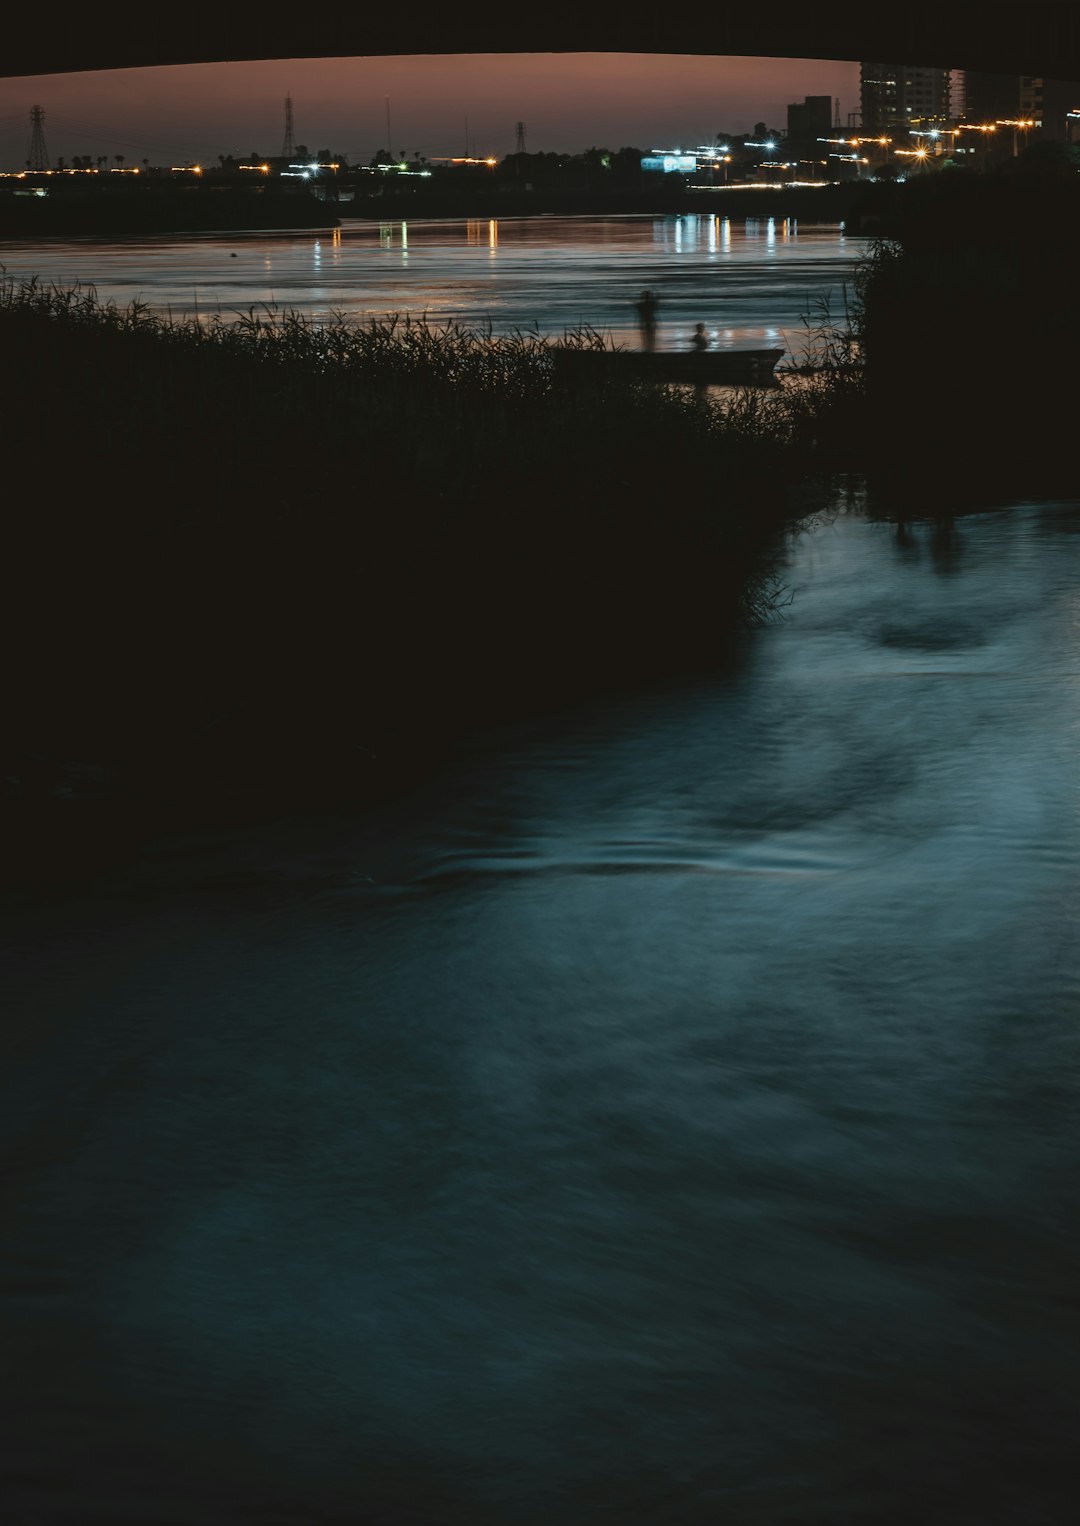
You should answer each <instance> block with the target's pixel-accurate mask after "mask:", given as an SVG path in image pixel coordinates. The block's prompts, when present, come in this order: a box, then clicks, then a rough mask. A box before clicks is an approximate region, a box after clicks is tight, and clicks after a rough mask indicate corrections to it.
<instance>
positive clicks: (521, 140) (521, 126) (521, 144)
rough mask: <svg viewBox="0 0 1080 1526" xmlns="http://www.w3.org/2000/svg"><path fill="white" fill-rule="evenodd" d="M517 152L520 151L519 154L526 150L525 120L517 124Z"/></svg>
mask: <svg viewBox="0 0 1080 1526" xmlns="http://www.w3.org/2000/svg"><path fill="white" fill-rule="evenodd" d="M515 152H516V153H519V154H523V153H524V152H525V123H524V122H519V123H518V125H517V148H516V149H515Z"/></svg>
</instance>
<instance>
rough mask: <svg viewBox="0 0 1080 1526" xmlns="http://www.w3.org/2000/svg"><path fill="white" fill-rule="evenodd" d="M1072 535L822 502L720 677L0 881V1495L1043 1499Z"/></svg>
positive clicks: (1002, 1511) (71, 1508) (1072, 936)
mask: <svg viewBox="0 0 1080 1526" xmlns="http://www.w3.org/2000/svg"><path fill="white" fill-rule="evenodd" d="M1078 571H1080V507H1078V506H1074V507H1072V508H1070V507H1068V506H1058V507H1054V506H1044V507H1041V508H1040V507H1017V508H1015V509H1013V510H1009V511H1003V512H999V513H994V514H988V515H978V516H972V517H970V518H967V519H964V520H961V521H958V522H957V523H956V524H955V525H953V526H951V527H950V526H943V527H938V528H934V527H930V526H926V525H919V524H913V525H910V526H907V527H901V528H900V529H897V528H896V527H895V526H892V525H887V524H878V523H873V522H869V521H867V520H865V519H862V518H859V517H857V516H841V517H838V518H836V519H835V520H832V521H824V522H821V523H819V524H818V525H817V526H816V528H813V529H812V530H809V531H807V532H806V533H804V534H802V535H800V536H798V537H796V539H795V541H794V543H793V548H792V555H791V561H790V566H789V568H788V578H789V583H790V586H791V589H792V591H793V594H794V599H793V602H792V604H791V605H790V606H789V608H788V609H787V610H786V612H785V618H784V619H783V620H782V621H778V622H777V623H776V624H774V625H773V626H772V627H770V628H768V629H766V630H762V631H759V632H756V633H754V634H753V635H752V636H751V637H749V638H748V640H747V643H746V647H745V650H744V652H743V653H742V655H741V659H740V660H739V662H738V663H737V664H736V665H735V667H734V669H733V671H731V672H730V673H728V674H727V675H726V676H718V677H717V678H716V679H715V680H713V681H711V682H703V681H700V680H695V681H694V682H692V683H685V684H681V685H672V686H669V687H668V689H667V690H666V691H664V692H651V693H647V694H642V695H639V696H636V697H630V698H626V699H624V700H622V701H620V702H619V703H618V704H615V703H611V704H609V705H606V706H600V707H595V708H592V709H589V708H588V707H586V708H583V709H582V710H580V711H578V712H576V713H575V714H573V715H571V716H568V717H564V718H563V719H562V720H557V721H551V720H548V721H545V722H543V723H537V724H535V725H533V726H528V727H520V728H518V729H516V730H515V731H514V732H512V733H510V734H507V735H503V736H501V737H498V738H482V739H478V741H477V744H476V747H475V749H474V750H473V751H472V752H471V753H468V754H465V755H463V756H462V758H461V760H460V763H459V764H457V765H455V767H454V768H453V769H452V770H450V771H448V773H447V774H446V775H444V776H442V777H440V778H439V779H436V780H433V781H432V782H431V783H430V785H428V786H427V787H426V788H425V789H423V790H421V791H419V792H417V793H416V794H415V795H413V796H410V797H409V798H408V799H406V800H404V801H401V802H398V803H397V804H396V805H394V806H391V807H387V808H385V809H384V810H382V811H380V812H379V813H378V814H377V815H376V816H375V817H373V818H371V819H353V818H350V819H343V820H334V821H329V822H328V821H326V820H325V819H323V820H319V819H314V820H298V821H295V822H292V823H289V822H282V823H279V824H277V825H273V826H269V827H265V826H264V827H259V828H252V829H248V830H245V831H244V832H238V833H233V834H205V835H204V836H202V837H199V838H190V839H185V840H180V841H173V842H162V843H160V844H158V845H157V846H156V848H155V849H154V850H153V851H152V852H150V853H148V854H147V855H146V856H145V858H144V859H143V860H142V861H141V862H139V863H138V864H135V865H133V866H132V867H131V868H130V869H128V870H125V871H122V872H118V873H115V874H113V875H111V876H110V877H109V879H108V880H107V881H106V882H104V883H102V884H100V885H98V886H96V887H94V892H93V894H82V895H80V894H75V895H72V896H69V897H68V898H67V899H66V900H65V901H64V902H62V903H59V904H57V905H54V906H52V907H49V908H47V909H40V910H35V909H34V908H32V907H28V908H26V909H25V910H24V911H23V912H22V913H21V914H20V915H19V916H18V917H17V918H16V920H15V925H14V929H13V943H12V947H11V950H10V956H9V963H10V964H11V965H12V968H13V971H14V973H15V976H16V981H15V988H16V990H17V991H21V993H22V1010H24V1011H25V1012H26V1013H27V1014H28V1018H29V1022H28V1024H27V1026H26V1027H25V1028H22V1029H20V1028H16V1030H15V1036H16V1037H17V1038H18V1039H19V1042H20V1047H21V1049H22V1050H23V1051H24V1052H23V1055H22V1058H21V1061H20V1066H19V1069H18V1072H17V1074H16V1077H15V1079H16V1085H15V1086H14V1087H13V1088H12V1089H11V1090H10V1094H9V1097H8V1100H7V1101H6V1103H5V1106H4V1108H3V1111H2V1116H3V1117H4V1119H5V1124H6V1127H7V1128H8V1129H9V1130H10V1131H11V1132H12V1133H13V1135H14V1139H15V1143H16V1145H17V1151H18V1153H17V1155H16V1156H15V1157H14V1158H15V1159H16V1161H17V1164H16V1168H15V1172H14V1184H15V1185H16V1186H17V1187H19V1188H21V1189H22V1191H23V1196H22V1198H21V1203H22V1206H21V1207H20V1208H19V1209H18V1210H17V1212H16V1214H15V1216H14V1218H13V1219H12V1220H11V1221H9V1233H8V1259H7V1266H8V1271H9V1273H10V1275H11V1276H12V1278H13V1294H12V1300H11V1303H10V1307H11V1309H12V1310H13V1312H14V1314H15V1316H16V1326H17V1328H16V1332H15V1335H14V1337H13V1340H12V1342H11V1345H12V1348H13V1350H14V1366H13V1364H12V1360H11V1358H10V1357H9V1362H8V1370H9V1374H10V1372H11V1371H12V1370H13V1371H14V1372H15V1374H16V1380H15V1385H14V1387H15V1389H16V1391H17V1392H18V1393H19V1395H20V1396H21V1398H22V1401H23V1402H22V1403H21V1404H20V1406H19V1409H18V1412H17V1413H16V1415H15V1416H14V1421H13V1423H11V1424H9V1426H8V1427H7V1428H6V1430H5V1432H4V1434H3V1436H2V1438H0V1441H2V1444H3V1445H4V1446H7V1447H9V1448H11V1449H12V1457H13V1459H14V1462H13V1466H15V1465H17V1468H18V1471H19V1474H20V1477H22V1478H24V1479H26V1480H27V1481H26V1482H25V1484H23V1485H20V1489H21V1492H19V1493H17V1494H16V1495H15V1499H14V1503H15V1506H16V1507H19V1508H18V1509H16V1512H15V1513H16V1516H17V1518H19V1519H28V1520H29V1519H32V1520H35V1521H39V1520H45V1521H48V1522H50V1523H52V1522H56V1523H64V1526H67V1523H71V1526H75V1523H77V1522H81V1521H83V1520H85V1519H87V1518H88V1515H89V1514H90V1506H91V1505H92V1506H93V1507H95V1510H96V1516H95V1518H101V1519H110V1520H128V1519H130V1520H133V1521H134V1520H150V1519H153V1520H157V1519H161V1520H169V1521H175V1522H178V1523H183V1526H188V1523H191V1526H203V1523H211V1526H215V1523H219V1522H220V1523H222V1526H224V1523H227V1522H233V1521H235V1520H248V1519H251V1520H254V1519H258V1520H274V1521H281V1522H283V1523H284V1522H300V1521H304V1522H306V1521H309V1520H310V1521H323V1522H334V1523H339V1522H340V1523H342V1526H345V1523H349V1526H352V1523H354V1522H356V1521H358V1520H365V1521H366V1520H369V1519H370V1520H376V1521H380V1522H386V1523H389V1526H398V1523H399V1522H408V1523H415V1526H420V1523H424V1526H427V1523H430V1522H435V1521H437V1522H440V1523H442V1522H453V1523H455V1526H456V1523H461V1526H466V1523H467V1526H477V1523H479V1526H505V1523H523V1526H540V1523H545V1526H546V1523H548V1522H550V1521H553V1520H558V1521H565V1522H572V1523H581V1526H586V1523H591V1522H593V1521H595V1520H602V1519H611V1520H617V1521H619V1522H621V1523H626V1526H659V1523H665V1526H666V1523H683V1526H713V1523H714V1522H716V1521H719V1520H723V1521H736V1522H745V1523H748V1526H773V1523H775V1522H778V1521H780V1522H783V1521H792V1522H801V1523H818V1526H824V1523H825V1522H830V1523H832V1522H844V1523H851V1526H863V1523H866V1522H875V1523H877V1522H885V1523H889V1526H911V1523H912V1522H914V1521H918V1522H920V1523H922V1522H932V1523H935V1526H945V1523H949V1526H955V1523H957V1522H964V1523H968V1526H976V1523H978V1526H986V1523H991V1522H992V1523H1005V1522H1008V1523H1015V1526H1028V1523H1032V1522H1036V1523H1045V1526H1050V1523H1055V1526H1056V1523H1058V1522H1061V1521H1064V1520H1066V1519H1069V1518H1071V1509H1072V1502H1073V1491H1074V1484H1073V1470H1072V1466H1071V1460H1072V1456H1073V1452H1074V1447H1075V1430H1076V1420H1077V1418H1078V1416H1077V1402H1076V1400H1077V1393H1076V1387H1075V1374H1076V1370H1077V1361H1078V1358H1080V1318H1078V1305H1077V1301H1076V1296H1075V1294H1076V1285H1077V1276H1078V1274H1080V1227H1078V1226H1080V1215H1078V1213H1077V1208H1078V1202H1077V1198H1078V1191H1077V1181H1078V1174H1077V1172H1078V1167H1080V1132H1078V1128H1077V1124H1078V1122H1080V1108H1078V1097H1080V1091H1078V1088H1080V1025H1078V1019H1080V889H1078V887H1080V787H1078V784H1077V771H1076V757H1077V752H1078V743H1080V601H1078V596H1077V592H1076V589H1077V586H1078V577H1077V574H1078ZM15 1010H19V1008H15ZM9 1386H11V1384H10V1378H9ZM27 1436H29V1440H28V1439H27ZM19 1509H21V1510H22V1513H21V1514H19Z"/></svg>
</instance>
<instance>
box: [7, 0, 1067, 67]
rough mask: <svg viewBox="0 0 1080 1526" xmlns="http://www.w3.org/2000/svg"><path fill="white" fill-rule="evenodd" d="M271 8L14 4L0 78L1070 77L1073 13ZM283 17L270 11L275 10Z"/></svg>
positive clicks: (1047, 4)
mask: <svg viewBox="0 0 1080 1526" xmlns="http://www.w3.org/2000/svg"><path fill="white" fill-rule="evenodd" d="M274 9H276V8H271V7H269V6H260V5H252V6H235V5H228V4H217V5H207V4H199V3H198V0H195V3H191V4H188V5H183V6H181V5H178V6H175V7H171V8H170V14H169V19H168V20H165V19H162V18H161V17H160V15H155V14H154V12H153V9H152V8H151V7H150V6H148V5H146V4H143V5H140V6H134V5H130V4H125V3H120V4H114V5H110V6H108V7H107V8H106V9H105V10H104V11H103V12H101V13H97V12H93V11H87V12H86V13H85V15H83V16H81V17H80V18H79V19H78V20H75V19H72V18H71V16H70V13H69V15H68V19H66V20H62V21H61V20H58V18H57V17H56V16H55V15H54V14H53V13H52V12H51V11H50V10H49V9H48V7H45V8H44V9H43V10H38V9H37V7H32V6H27V7H19V8H18V13H17V14H16V15H14V16H9V17H8V18H7V19H6V20H5V22H4V25H3V28H2V32H0V77H4V78H12V77H15V76H20V75H31V74H67V73H77V72H81V71H84V70H95V69H121V68H139V67H147V66H154V65H163V64H196V63H224V62H236V61H240V60H256V59H276V58H282V59H284V58H353V57H365V56H366V57H376V56H380V55H384V56H385V55H392V54H409V53H412V54H426V53H442V54H454V53H696V54H706V55H710V54H711V55H716V56H730V55H743V56H747V57H772V58H821V59H825V58H830V59H831V58H839V59H851V60H853V61H858V60H862V59H890V60H895V61H900V62H904V63H909V64H925V65H940V66H942V67H947V68H965V69H977V70H980V71H987V72H991V73H1005V74H1034V75H1044V76H1049V77H1050V78H1055V79H1080V5H1078V4H1076V3H1071V0H1070V3H1068V4H1065V3H1051V0H1013V3H1012V4H1008V5H1005V4H997V3H993V0H989V3H988V0H952V3H950V4H948V5H944V6H932V5H926V6H918V7H916V6H912V5H910V4H909V5H907V6H904V5H885V4H880V3H879V4H867V3H863V4H861V5H854V6H852V5H843V6H831V7H825V6H823V5H820V4H814V3H813V0H803V3H800V4H798V5H795V4H792V3H790V0H757V3H756V4H753V5H751V4H747V3H745V0H743V3H742V4H739V3H737V0H736V3H735V4H732V3H731V0H720V3H718V4H716V5H714V6H689V7H686V8H685V9H681V10H679V11H675V12H667V11H666V10H665V9H664V8H663V7H659V6H657V7H648V8H645V9H644V19H643V8H642V7H639V6H636V5H632V4H630V3H628V0H581V3H580V4H577V5H574V4H571V3H569V0H553V3H550V4H540V5H530V4H528V3H527V0H524V3H519V4H517V5H513V4H511V3H508V0H471V3H469V4H467V5H463V6H453V5H446V4H444V5H442V6H440V7H439V8H438V9H437V10H436V9H432V10H431V11H430V12H428V11H426V9H425V8H424V7H417V6H385V7H384V6H380V7H378V8H377V9H368V8H366V7H363V6H360V5H357V4H352V5H349V6H342V5H335V4H330V5H325V4H317V5H315V6H313V7H311V8H310V9H309V11H308V12H307V14H305V12H304V8H303V7H297V8H296V10H295V11H294V12H293V14H292V17H291V19H277V18H276V17H275V16H274ZM279 14H280V13H279Z"/></svg>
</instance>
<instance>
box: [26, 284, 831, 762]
mask: <svg viewBox="0 0 1080 1526" xmlns="http://www.w3.org/2000/svg"><path fill="white" fill-rule="evenodd" d="M0 342H2V343H3V344H4V347H5V353H6V357H7V361H8V365H9V367H10V370H11V374H12V375H13V376H17V377H18V378H19V385H18V387H17V388H16V389H15V390H14V392H13V394H12V396H11V398H10V407H9V409H8V412H7V415H6V443H5V452H6V457H7V461H8V467H9V471H10V472H12V473H13V474H14V472H15V471H19V472H20V473H21V474H23V475H24V476H25V475H26V474H27V473H29V476H30V480H31V481H32V483H33V489H32V491H31V492H30V493H27V494H25V495H24V496H23V497H22V499H21V500H20V502H19V504H18V507H17V510H16V512H15V514H14V515H13V516H12V526H11V530H10V539H9V546H8V549H9V553H10V558H11V565H12V566H15V567H17V569H18V572H17V577H16V580H15V581H16V586H15V588H14V591H13V596H12V598H11V599H10V600H9V602H8V606H7V611H6V613H7V615H8V618H9V620H10V621H11V622H12V631H11V641H12V643H13V649H15V648H17V649H20V650H21V651H23V652H24V653H25V654H26V661H25V663H24V664H23V666H22V667H21V668H20V669H19V670H18V671H17V672H16V674H15V683H14V691H15V692H14V694H13V697H12V709H11V715H12V718H13V720H14V721H15V723H16V724H15V727H14V734H15V739H16V743H17V747H18V748H21V750H22V751H23V752H24V753H25V751H26V749H27V748H28V747H29V748H31V749H33V748H36V749H38V750H39V751H45V752H48V753H50V754H52V755H67V756H71V755H76V756H77V755H83V756H94V757H100V756H102V755H105V754H108V755H109V756H111V757H113V758H115V759H118V760H120V761H119V764H118V766H121V765H122V766H124V767H126V768H128V769H129V770H133V771H134V773H135V774H136V775H138V776H140V777H153V776H156V774H158V773H163V774H167V775H168V776H169V777H170V778H172V779H173V780H174V781H175V780H176V779H177V778H180V777H183V778H191V779H201V780H203V782H204V784H207V785H208V784H209V782H212V781H213V780H214V779H217V778H219V777H223V776H225V775H229V776H231V777H234V778H239V777H240V776H243V777H244V778H245V779H246V780H247V781H248V783H249V784H250V783H251V781H252V779H253V778H258V777H260V776H265V780H266V787H267V788H272V787H273V781H276V782H277V783H278V784H280V782H281V777H282V772H283V770H284V772H285V773H286V774H289V776H290V777H293V776H297V777H299V776H301V775H304V774H305V772H306V770H307V769H308V767H309V763H310V761H311V760H312V759H313V758H314V759H317V760H319V763H320V766H322V760H323V759H324V758H325V757H326V756H327V755H328V754H330V753H334V752H335V751H336V755H337V756H338V757H339V758H340V757H345V758H347V759H348V760H352V759H353V758H354V756H355V752H354V749H355V747H356V746H357V745H360V744H362V745H363V746H364V747H371V746H377V747H381V748H383V749H384V750H385V749H389V750H390V751H391V752H395V751H396V753H397V754H398V755H400V753H401V752H402V751H411V752H412V753H414V754H419V755H423V754H425V753H426V751H427V750H428V749H430V748H431V747H435V746H437V745H440V744H439V743H438V742H437V739H439V738H444V737H446V736H450V735H453V734H454V733H455V731H456V730H457V729H460V727H461V726H463V725H467V724H471V722H472V721H474V720H475V719H477V718H490V717H491V716H493V715H497V714H507V713H512V712H514V711H516V710H520V709H528V708H530V707H531V706H533V705H534V704H537V703H555V702H558V701H559V700H560V699H561V698H563V697H569V696H571V695H573V694H580V693H582V692H586V691H588V690H589V689H591V688H592V689H595V688H596V687H597V686H603V685H608V684H621V683H625V682H628V681H637V680H638V679H639V678H640V677H641V676H642V675H644V674H647V673H656V672H661V671H667V670H670V669H672V668H686V667H690V666H697V667H701V666H708V665H709V664H711V663H714V662H716V661H719V660H721V658H722V656H723V653H724V651H725V649H726V647H727V645H728V643H729V642H730V640H731V635H732V632H733V631H734V630H736V629H737V628H738V627H739V626H740V625H745V624H746V623H747V622H752V621H754V620H756V619H760V618H763V617H764V616H765V615H767V613H768V611H769V609H770V608H771V607H772V602H773V599H774V594H775V585H776V564H777V554H778V550H777V548H778V544H779V536H780V532H781V529H782V527H783V525H784V524H785V522H786V520H787V518H788V517H789V516H790V513H791V508H790V502H789V498H788V492H787V490H788V488H789V486H790V484H791V483H793V482H794V481H796V480H798V479H799V477H800V476H801V475H803V474H804V473H805V470H806V469H807V465H808V463H812V462H813V459H814V451H813V448H812V444H811V443H810V430H809V425H808V419H809V417H810V414H811V413H812V407H811V405H810V403H809V402H808V401H807V400H806V399H800V400H799V402H798V405H797V406H793V405H792V403H791V401H790V400H788V401H785V396H784V394H783V393H782V392H780V393H763V392H752V391H746V392H741V393H736V394H735V395H734V396H732V397H729V398H727V399H726V400H723V401H718V402H705V403H702V402H700V401H698V400H697V399H695V398H694V397H693V396H692V395H688V394H687V393H686V392H684V391H680V390H679V389H677V388H657V387H655V386H651V385H648V384H644V383H638V382H635V381H633V380H626V379H623V378H620V377H617V376H616V377H614V378H600V379H597V380H595V381H594V382H593V381H591V382H589V383H587V384H585V385H581V384H578V383H575V384H573V385H570V386H567V385H565V384H563V383H561V382H560V381H559V380H558V379H557V377H556V375H555V372H554V369H553V365H552V360H551V344H550V343H549V342H548V341H547V340H545V339H543V338H541V337H540V336H539V335H538V334H536V333H520V332H519V333H514V334H509V335H502V336H499V335H494V334H491V333H489V332H480V333H477V332H474V331H471V330H468V329H465V328H462V327H461V326H459V325H455V324H446V325H435V324H431V323H428V322H426V321H424V320H420V321H417V320H416V319H413V318H408V317H401V318H394V317H390V318H387V319H385V320H382V321H371V322H368V323H363V324H358V323H354V322H350V321H348V320H346V319H345V318H344V317H342V316H340V315H335V316H333V317H332V318H331V319H330V320H329V321H326V322H320V323H314V322H312V321H310V320H308V319H306V318H304V317H302V316H301V315H299V314H296V313H294V312H288V311H277V310H273V309H267V308H252V309H250V310H249V311H247V312H246V313H242V314H240V315H238V316H237V318H236V319H235V320H234V321H226V320H225V319H223V318H222V317H220V316H218V315H213V316H211V317H209V318H205V319H202V320H198V321H196V320H192V319H185V320H175V319H172V318H169V317H162V316H161V315H160V314H156V313H154V312H153V311H151V310H150V309H149V308H148V307H146V306H145V305H141V304H133V305H131V306H129V307H126V308H121V307H118V306H117V305H115V304H113V303H109V302H104V301H102V300H101V299H100V298H99V297H98V295H97V293H96V292H95V291H94V290H93V288H74V289H64V288H60V287H57V286H50V285H48V284H46V283H42V282H34V281H31V282H23V283H16V282H14V281H11V280H5V281H3V283H2V284H0ZM561 342H562V343H564V344H567V345H571V346H577V347H588V348H596V347H600V346H602V345H604V344H605V342H606V341H605V340H604V339H603V338H602V336H600V335H599V334H597V333H595V332H593V331H591V330H587V329H582V330H577V331H575V332H572V333H569V334H567V335H565V336H564V337H563V340H562V341H561ZM339 744H340V745H339ZM342 749H344V751H342ZM253 759H257V760H258V761H257V763H253V761H252V760H253ZM241 760H243V761H241ZM301 765H302V766H301ZM16 772H17V770H16Z"/></svg>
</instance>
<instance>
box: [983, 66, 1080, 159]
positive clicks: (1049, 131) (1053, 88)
mask: <svg viewBox="0 0 1080 1526" xmlns="http://www.w3.org/2000/svg"><path fill="white" fill-rule="evenodd" d="M963 95H964V100H963V115H964V117H965V118H966V119H967V120H968V121H969V122H1008V121H1013V120H1019V121H1031V122H1034V123H1035V126H1034V127H1033V128H1032V129H1030V132H1031V140H1032V142H1034V141H1036V140H1037V139H1038V138H1045V139H1048V140H1050V141H1051V142H1056V143H1067V142H1068V141H1069V112H1070V111H1076V110H1080V81H1077V80H1062V79H1043V78H1040V77H1038V76H1035V75H1029V74H977V73H974V72H973V71H971V70H967V71H965V74H964V92H963ZM1003 141H1005V140H1004V139H1003Z"/></svg>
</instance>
